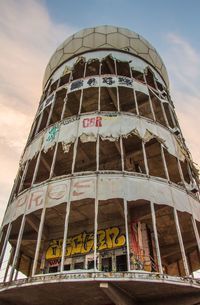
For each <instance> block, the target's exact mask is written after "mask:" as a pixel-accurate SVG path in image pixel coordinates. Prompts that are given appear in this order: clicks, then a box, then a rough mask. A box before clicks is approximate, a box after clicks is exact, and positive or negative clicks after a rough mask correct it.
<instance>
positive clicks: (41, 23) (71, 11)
mask: <svg viewBox="0 0 200 305" xmlns="http://www.w3.org/2000/svg"><path fill="white" fill-rule="evenodd" d="M199 15H200V1H199V0H193V1H188V0H179V1H178V0H168V1H161V0H151V1H148V0H140V1H134V0H101V1H97V0H86V1H81V0H77V1H68V0H60V1H59V0H57V1H53V0H1V1H0V46H1V47H0V53H1V56H0V87H1V88H0V130H1V133H0V145H1V148H0V166H1V171H0V190H1V192H0V219H2V217H3V213H4V210H5V207H6V204H7V201H8V198H9V193H10V191H11V187H12V185H13V181H14V178H15V175H16V173H17V169H18V165H19V160H20V156H21V154H22V152H23V148H24V145H25V142H26V139H27V137H28V133H29V130H30V126H31V123H32V121H33V117H34V115H35V112H36V109H37V106H38V102H39V98H40V95H41V87H42V78H43V74H44V70H45V67H46V65H47V63H48V60H49V58H50V56H51V55H52V53H53V52H54V50H55V49H56V48H57V47H58V45H59V44H60V43H61V42H62V41H63V40H65V39H66V38H67V37H68V36H69V35H71V34H73V33H74V32H76V31H78V30H80V29H82V28H85V27H91V26H97V25H103V24H109V25H116V26H122V27H126V28H129V29H130V30H133V31H135V32H137V33H139V34H141V35H142V36H144V37H145V38H146V39H147V40H148V41H149V42H150V43H151V44H152V45H153V46H154V47H155V48H156V49H157V51H158V52H159V53H160V55H161V57H162V58H163V60H164V62H165V64H166V67H167V70H168V74H169V78H170V88H171V96H172V99H173V101H174V104H175V107H176V113H177V115H178V119H179V122H180V125H181V128H182V131H183V134H184V136H185V139H186V143H187V145H188V147H189V148H190V151H191V153H192V156H193V160H194V162H195V163H198V164H200V151H199V147H200V144H199V129H200V127H199V126H200V125H199V121H200V119H199V115H200V33H199V32H200V18H199Z"/></svg>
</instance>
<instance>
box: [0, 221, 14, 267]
mask: <svg viewBox="0 0 200 305" xmlns="http://www.w3.org/2000/svg"><path fill="white" fill-rule="evenodd" d="M11 229H12V224H11V222H10V223H9V225H8V228H7V232H6V236H5V239H4V243H3V247H2V250H1V255H0V268H1V266H2V263H3V259H4V255H5V252H6V247H7V244H8V239H9V236H10V232H11Z"/></svg>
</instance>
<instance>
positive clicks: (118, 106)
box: [114, 59, 120, 111]
mask: <svg viewBox="0 0 200 305" xmlns="http://www.w3.org/2000/svg"><path fill="white" fill-rule="evenodd" d="M114 65H115V74H116V75H117V63H116V59H114ZM116 89H117V111H120V105H119V88H118V86H117V88H116Z"/></svg>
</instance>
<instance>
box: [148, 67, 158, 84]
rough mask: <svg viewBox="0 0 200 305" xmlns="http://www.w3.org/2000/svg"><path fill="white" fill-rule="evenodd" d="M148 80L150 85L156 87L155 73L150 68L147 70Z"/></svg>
mask: <svg viewBox="0 0 200 305" xmlns="http://www.w3.org/2000/svg"><path fill="white" fill-rule="evenodd" d="M146 82H147V84H148V85H149V86H151V87H153V88H154V89H156V85H155V79H154V74H153V72H152V71H151V70H150V69H149V68H148V69H147V71H146Z"/></svg>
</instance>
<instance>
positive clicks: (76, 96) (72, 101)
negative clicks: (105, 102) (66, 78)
mask: <svg viewBox="0 0 200 305" xmlns="http://www.w3.org/2000/svg"><path fill="white" fill-rule="evenodd" d="M80 97H81V90H78V91H74V92H70V93H68V94H67V102H66V105H65V112H64V116H63V118H64V119H65V118H67V117H70V116H73V115H77V114H78V112H79V106H80Z"/></svg>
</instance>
